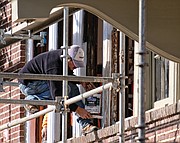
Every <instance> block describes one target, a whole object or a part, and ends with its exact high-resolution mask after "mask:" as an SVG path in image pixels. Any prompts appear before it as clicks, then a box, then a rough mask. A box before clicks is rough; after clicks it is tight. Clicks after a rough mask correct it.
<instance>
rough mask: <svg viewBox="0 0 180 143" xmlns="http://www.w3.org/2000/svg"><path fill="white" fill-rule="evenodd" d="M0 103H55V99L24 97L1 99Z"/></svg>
mask: <svg viewBox="0 0 180 143" xmlns="http://www.w3.org/2000/svg"><path fill="white" fill-rule="evenodd" d="M0 103H4V104H6V103H9V104H31V105H56V104H57V102H56V101H55V100H24V99H2V98H0Z"/></svg>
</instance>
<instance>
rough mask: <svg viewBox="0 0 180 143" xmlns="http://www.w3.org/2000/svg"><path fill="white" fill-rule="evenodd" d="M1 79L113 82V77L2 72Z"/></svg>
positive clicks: (0, 73)
mask: <svg viewBox="0 0 180 143" xmlns="http://www.w3.org/2000/svg"><path fill="white" fill-rule="evenodd" d="M0 78H12V79H14V78H18V79H33V80H54V81H62V80H68V81H81V82H104V81H113V78H112V77H94V76H63V75H53V74H27V73H7V72H0Z"/></svg>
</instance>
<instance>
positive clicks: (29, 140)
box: [25, 31, 35, 143]
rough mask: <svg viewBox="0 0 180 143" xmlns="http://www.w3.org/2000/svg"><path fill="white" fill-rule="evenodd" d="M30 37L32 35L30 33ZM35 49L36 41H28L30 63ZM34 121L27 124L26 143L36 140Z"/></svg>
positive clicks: (27, 57)
mask: <svg viewBox="0 0 180 143" xmlns="http://www.w3.org/2000/svg"><path fill="white" fill-rule="evenodd" d="M28 32H29V35H30V34H31V33H30V31H28ZM33 47H34V41H33V39H28V40H26V62H28V61H30V60H31V59H32V58H33ZM26 116H29V112H26ZM33 122H34V120H31V121H28V122H26V125H25V126H26V127H25V128H26V141H25V142H26V143H29V142H34V140H33V139H32V138H31V135H33V134H35V133H34V131H32V130H31V127H32V125H33Z"/></svg>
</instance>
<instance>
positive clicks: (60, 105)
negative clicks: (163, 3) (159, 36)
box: [0, 0, 146, 142]
mask: <svg viewBox="0 0 180 143" xmlns="http://www.w3.org/2000/svg"><path fill="white" fill-rule="evenodd" d="M67 25H68V7H64V29H63V31H64V32H63V37H64V39H63V46H62V47H61V48H62V49H63V75H62V76H61V75H43V74H19V73H5V72H1V73H0V79H2V80H0V89H1V91H3V85H12V86H17V85H18V83H13V82H7V81H3V78H11V79H14V78H18V79H32V80H41V79H43V80H55V81H63V93H62V97H56V100H54V101H49V100H47V101H46V100H43V101H42V100H41V101H31V100H15V99H0V103H4V104H6V103H8V104H32V105H53V106H52V107H48V108H47V109H44V110H42V111H39V112H38V113H35V114H32V115H30V116H28V117H24V118H22V119H18V120H15V121H13V122H11V123H7V124H5V125H2V126H0V131H1V130H4V129H7V128H10V127H12V126H15V125H17V124H21V123H23V122H26V121H29V120H31V119H34V118H37V117H39V116H41V115H44V114H46V113H49V112H52V111H56V112H58V113H61V114H62V142H66V140H67V134H66V132H67V112H68V111H69V110H68V105H70V104H72V103H75V102H77V101H80V100H82V99H84V98H87V97H89V96H92V95H93V94H95V93H99V92H102V91H104V90H106V89H109V88H113V89H114V90H116V91H117V92H120V99H119V110H120V114H119V119H120V127H119V142H124V118H125V115H124V114H125V112H124V106H125V105H124V103H125V102H124V98H125V97H124V96H125V92H124V91H125V88H126V86H125V79H126V78H127V77H125V73H124V72H125V71H124V64H125V63H124V51H125V49H124V45H121V49H120V50H121V55H120V57H119V59H120V61H121V66H120V73H114V74H113V75H112V77H94V76H78V77H77V76H68V70H67V67H68V65H67V50H68V27H67ZM144 33H145V0H139V52H138V53H137V54H139V58H140V60H139V63H138V64H137V66H138V67H139V71H140V72H139V79H140V81H139V118H138V119H139V120H138V126H137V128H138V129H139V132H138V138H137V140H138V141H139V142H145V111H144V106H143V104H144V85H143V84H144V66H145V62H144V55H145V54H146V52H145V34H144ZM1 35H2V34H1ZM1 37H3V36H1ZM120 38H121V39H120V40H121V41H123V40H124V35H123V33H121V35H120ZM68 81H82V82H103V85H102V86H100V87H98V88H95V89H93V90H90V91H88V92H85V93H82V94H80V95H78V96H76V97H73V98H71V99H68V96H67V95H68V92H67V86H68Z"/></svg>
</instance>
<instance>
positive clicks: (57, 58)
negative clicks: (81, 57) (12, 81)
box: [19, 49, 77, 111]
mask: <svg viewBox="0 0 180 143" xmlns="http://www.w3.org/2000/svg"><path fill="white" fill-rule="evenodd" d="M61 55H62V50H61V49H58V50H53V51H48V52H44V53H41V54H39V55H38V56H36V57H34V58H33V59H32V60H30V61H29V62H28V63H27V64H26V65H25V66H24V67H23V68H22V69H21V70H20V71H19V73H31V74H54V75H63V61H62V60H63V59H62V58H61ZM68 75H73V71H72V70H70V69H69V68H68ZM19 82H20V83H22V84H24V85H27V84H28V83H29V82H33V81H32V80H27V79H19ZM48 83H49V88H50V92H51V96H52V97H56V96H62V81H48ZM76 109H77V105H76V104H72V105H71V106H70V110H71V111H75V110H76Z"/></svg>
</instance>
